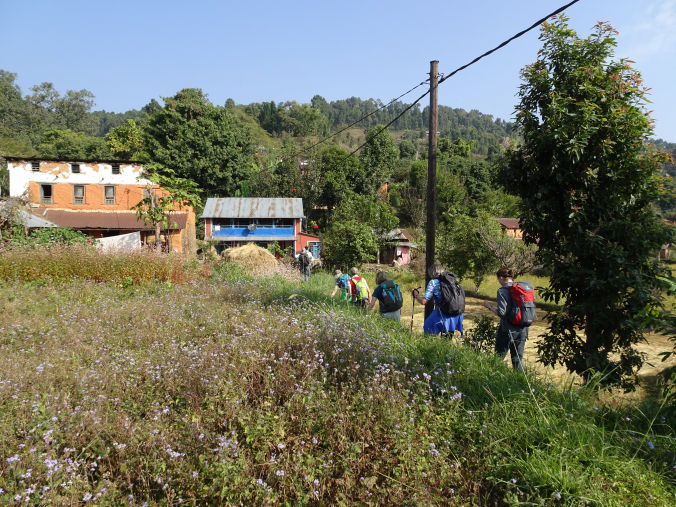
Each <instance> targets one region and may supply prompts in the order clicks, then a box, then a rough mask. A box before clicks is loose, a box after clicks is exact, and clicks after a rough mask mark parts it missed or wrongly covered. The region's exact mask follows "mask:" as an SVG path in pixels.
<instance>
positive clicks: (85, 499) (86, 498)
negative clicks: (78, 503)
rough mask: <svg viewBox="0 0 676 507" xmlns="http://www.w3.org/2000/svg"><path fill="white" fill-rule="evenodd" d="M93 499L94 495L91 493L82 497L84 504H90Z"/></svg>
mask: <svg viewBox="0 0 676 507" xmlns="http://www.w3.org/2000/svg"><path fill="white" fill-rule="evenodd" d="M91 499H92V494H91V493H85V495H84V496H83V497H82V501H83V502H88V501H89V500H91Z"/></svg>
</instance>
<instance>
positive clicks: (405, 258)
mask: <svg viewBox="0 0 676 507" xmlns="http://www.w3.org/2000/svg"><path fill="white" fill-rule="evenodd" d="M387 238H388V241H389V243H390V244H389V246H388V247H387V248H386V251H385V252H383V253H384V255H383V261H384V262H385V263H386V264H392V263H394V262H395V261H396V262H397V263H398V264H399V265H400V266H403V265H406V264H408V263H409V262H411V250H412V249H414V248H418V245H417V244H416V243H413V241H412V240H413V236H411V234H410V233H409V232H408V231H407V230H406V229H392V230H391V231H390V232H389V233H388V234H387Z"/></svg>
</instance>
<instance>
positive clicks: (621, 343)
mask: <svg viewBox="0 0 676 507" xmlns="http://www.w3.org/2000/svg"><path fill="white" fill-rule="evenodd" d="M614 34H615V31H614V30H613V28H612V27H610V26H609V25H607V24H605V23H599V24H597V25H596V27H595V30H594V32H593V33H592V34H591V35H590V36H589V37H587V38H586V39H583V38H580V37H579V36H578V35H577V33H576V32H575V31H573V30H572V29H570V28H569V27H568V24H567V19H566V18H565V17H563V16H561V17H559V18H556V20H555V21H554V22H553V23H545V24H543V27H542V32H541V35H540V40H542V42H543V47H542V49H541V50H540V53H539V57H538V60H537V61H536V62H535V63H533V64H532V65H529V66H527V67H525V68H524V69H523V70H522V80H523V82H522V84H521V86H520V89H519V97H520V102H519V104H518V105H517V108H516V122H517V125H518V127H519V128H520V132H521V134H522V136H523V144H522V145H521V146H520V147H519V148H518V149H517V150H514V151H512V152H511V153H510V154H509V162H508V164H507V167H506V170H505V173H504V179H505V183H506V184H507V185H508V188H509V189H510V190H511V191H513V192H514V193H516V194H518V195H519V196H521V198H522V199H523V206H522V209H523V212H522V214H521V224H522V229H523V231H524V239H525V240H526V241H527V242H529V243H535V242H537V244H538V246H539V256H540V259H541V260H542V262H543V264H544V265H545V266H546V267H547V268H549V270H550V272H551V278H550V284H549V287H548V288H546V289H545V290H544V292H543V293H542V294H543V296H544V298H545V299H546V300H548V301H554V302H556V303H560V304H561V309H560V310H558V311H556V312H554V313H552V314H551V316H550V323H551V327H550V328H549V330H548V331H547V333H546V335H545V336H544V337H543V339H542V340H541V341H540V342H539V343H538V351H539V353H540V358H541V360H542V361H543V362H544V363H545V364H547V365H554V364H556V363H560V364H564V365H565V366H566V367H567V368H568V370H570V371H572V372H576V373H578V374H580V375H582V376H583V377H584V378H587V379H588V378H590V376H591V375H592V374H593V373H594V372H604V373H605V380H604V381H605V382H606V383H608V384H620V385H623V386H624V387H627V388H629V387H631V383H632V380H633V374H635V372H636V371H637V369H638V368H639V367H640V366H641V364H642V356H641V355H640V354H639V352H638V351H637V350H636V349H635V347H634V345H635V344H636V343H637V342H639V341H641V340H642V339H643V331H642V328H641V326H640V324H639V320H638V317H637V316H638V314H639V312H641V311H642V310H644V309H645V308H646V307H654V306H657V305H658V301H657V289H658V286H659V284H658V281H657V276H658V275H660V273H661V269H660V267H659V266H658V264H657V261H656V255H655V252H656V251H657V250H658V249H659V247H660V245H661V244H663V243H668V242H670V237H671V235H670V233H669V231H668V230H667V228H666V226H665V225H663V224H662V222H661V221H660V220H659V219H658V218H657V217H656V216H655V213H654V211H653V208H652V206H651V205H652V203H653V202H654V201H655V199H656V197H657V195H658V182H657V180H656V178H655V175H656V173H657V170H658V168H659V166H660V164H661V163H662V162H663V161H664V160H665V158H664V156H663V154H661V153H659V152H657V151H656V150H654V149H650V147H649V146H648V145H647V143H646V141H647V139H648V136H649V134H650V133H651V132H652V122H651V119H650V117H649V114H648V113H647V112H645V110H644V105H645V103H646V89H645V88H643V87H642V82H641V78H640V75H639V73H638V72H637V71H635V70H634V69H632V68H631V66H630V65H629V63H628V61H626V60H619V61H616V60H613V59H612V58H613V53H614V48H615V46H616V42H615V39H614ZM578 331H580V333H578Z"/></svg>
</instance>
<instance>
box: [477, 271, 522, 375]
mask: <svg viewBox="0 0 676 507" xmlns="http://www.w3.org/2000/svg"><path fill="white" fill-rule="evenodd" d="M496 275H497V277H498V283H499V284H500V285H501V287H500V288H499V289H498V295H497V300H496V301H497V305H498V306H497V308H496V307H494V306H493V305H492V304H491V303H490V302H489V301H484V303H483V305H484V306H485V307H486V308H488V309H489V310H491V311H492V312H493V313H495V314H496V315H497V316H498V317H500V325H499V326H498V335H497V338H496V340H495V352H496V353H497V354H498V355H499V356H500V357H501V358H502V359H504V358H505V357H506V356H507V351H509V352H510V355H511V359H512V368H514V369H515V370H518V371H523V349H524V347H525V345H526V340H527V339H528V326H527V325H526V326H520V325H515V324H512V322H511V320H510V318H511V315H512V314H513V313H514V312H513V311H510V308H511V307H513V305H512V304H511V301H512V297H511V295H510V290H509V288H510V287H511V286H512V285H514V271H512V270H511V269H509V268H500V269H499V270H498V272H497V273H496Z"/></svg>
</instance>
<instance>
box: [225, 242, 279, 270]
mask: <svg viewBox="0 0 676 507" xmlns="http://www.w3.org/2000/svg"><path fill="white" fill-rule="evenodd" d="M223 258H224V259H225V260H226V261H228V262H234V263H236V264H239V265H240V266H242V267H243V268H254V267H259V266H276V265H277V259H275V256H274V255H272V254H271V253H270V252H268V251H267V250H266V249H265V248H261V247H259V246H256V245H255V244H253V243H248V244H246V245H244V246H239V247H237V248H228V249H227V250H224V251H223Z"/></svg>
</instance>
